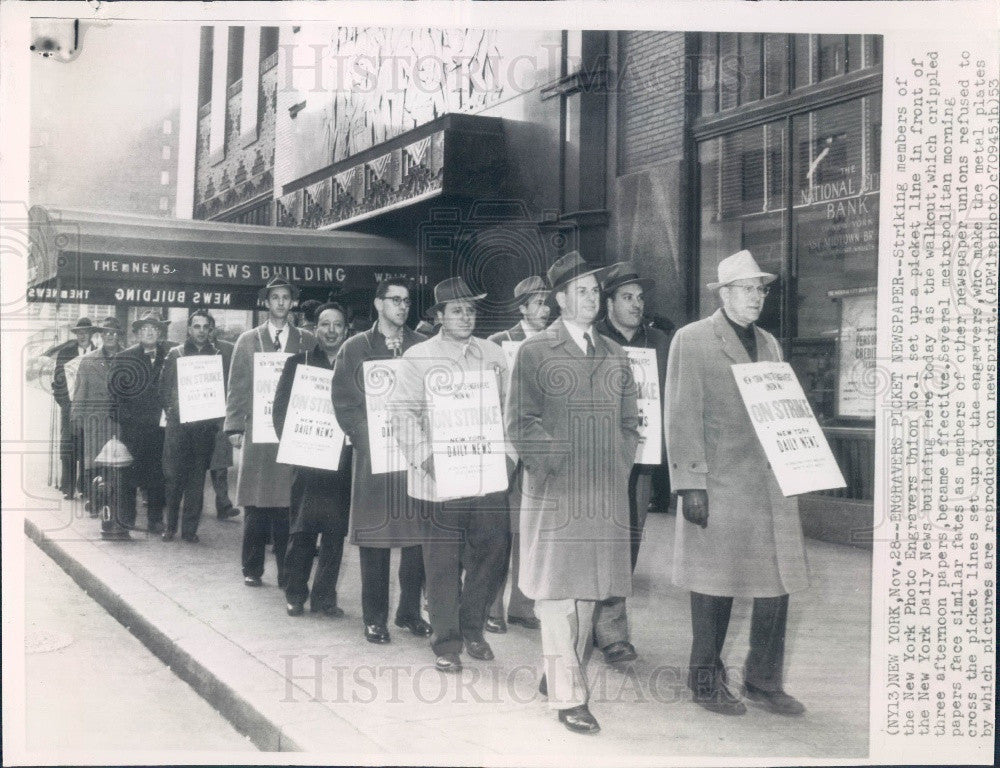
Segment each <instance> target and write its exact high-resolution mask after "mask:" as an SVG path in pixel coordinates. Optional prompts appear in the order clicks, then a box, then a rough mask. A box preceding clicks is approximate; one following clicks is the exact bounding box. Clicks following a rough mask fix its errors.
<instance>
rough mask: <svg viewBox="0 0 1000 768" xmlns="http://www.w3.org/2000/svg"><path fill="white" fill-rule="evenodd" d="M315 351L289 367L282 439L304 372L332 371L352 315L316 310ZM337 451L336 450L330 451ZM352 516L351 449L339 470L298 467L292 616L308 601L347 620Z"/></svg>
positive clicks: (279, 427)
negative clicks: (343, 569)
mask: <svg viewBox="0 0 1000 768" xmlns="http://www.w3.org/2000/svg"><path fill="white" fill-rule="evenodd" d="M312 313H313V314H312V315H311V317H312V319H313V321H314V326H313V332H314V333H315V334H316V346H315V347H313V348H312V349H311V350H307V351H305V352H299V353H298V354H297V355H292V356H291V357H290V358H288V359H287V360H286V361H285V367H284V369H283V370H282V371H281V378H280V379H279V380H278V386H277V388H276V389H275V391H274V408H273V409H272V411H271V416H272V419H273V421H274V431H275V433H276V434H277V435H278V437H279V438H280V437H281V435H282V433H283V432H284V429H285V426H286V425H285V417H286V415H287V413H288V404H289V402H290V400H291V396H292V387H293V386H294V384H295V375H296V372H297V371H298V370H299V366H300V365H301V366H312V367H315V368H324V369H326V370H333V364H334V360H335V359H336V357H337V353H338V352H339V351H340V346H341V344H343V343H344V338H345V337H346V336H347V310H345V309H344V308H343V307H342V306H341V305H340V304H337V303H336V302H328V303H326V304H317V305H316V306H314V307H313V308H312ZM333 449H335V447H334V446H331V450H333ZM350 511H351V446H349V445H344V446H341V452H340V462H339V465H338V467H337V469H336V470H329V469H318V468H316V467H307V466H296V467H294V468H293V470H292V490H291V515H292V519H291V526H290V529H289V541H288V551H287V552H286V553H285V602H286V610H287V612H288V615H289V616H301V615H302V614H303V613H304V612H305V602H306V600H307V599H308V600H309V610H310V612H311V613H322V614H324V615H325V616H328V617H330V618H332V619H338V618H340V617H341V616H343V615H344V611H343V610H342V609H341V608H340V607H339V606H338V605H337V578H338V576H339V575H340V561H341V559H342V558H343V554H344V536H346V535H347V520H348V516H349V515H350ZM317 538H319V561H318V563H317V565H316V575H315V578H314V579H313V584H312V589H310V588H309V574H310V573H311V571H312V566H313V560H315V559H316V539H317Z"/></svg>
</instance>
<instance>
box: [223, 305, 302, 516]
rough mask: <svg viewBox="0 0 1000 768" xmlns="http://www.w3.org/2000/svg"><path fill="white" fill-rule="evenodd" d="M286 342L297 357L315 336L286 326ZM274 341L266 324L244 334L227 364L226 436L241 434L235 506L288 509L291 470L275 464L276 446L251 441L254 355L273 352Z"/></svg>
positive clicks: (283, 465) (286, 346)
mask: <svg viewBox="0 0 1000 768" xmlns="http://www.w3.org/2000/svg"><path fill="white" fill-rule="evenodd" d="M285 327H286V328H287V329H288V340H287V342H286V343H285V352H286V353H288V354H292V355H294V354H298V353H299V352H304V351H305V350H307V349H312V348H313V347H314V346H315V344H316V337H315V336H313V335H312V334H311V333H309V331H303V330H301V329H299V328H296V327H294V326H293V325H290V324H289V325H286V326H285ZM273 347H274V340H273V339H272V338H271V334H270V333H268V330H267V323H266V322H265V323H262V324H261V325H258V326H257V327H256V328H251V329H250V330H249V331H244V332H243V333H242V334H241V335H240V337H239V339H237V340H236V346H235V347H234V348H233V359H232V362H231V363H230V365H229V394H228V397H227V398H226V421H225V424H224V426H223V429H225V431H226V433H227V434H236V433H238V434H243V436H244V437H243V451H242V457H241V459H240V473H239V479H238V480H237V483H236V503H237V504H238V505H241V506H245V505H249V506H254V507H287V506H288V505H289V497H290V493H291V486H292V468H291V467H290V466H288V465H286V464H278V463H277V462H276V461H275V459H276V458H277V456H278V444H277V443H255V442H253V391H254V390H253V384H254V382H253V367H254V365H253V359H254V358H253V356H254V354H255V353H258V352H271V351H273Z"/></svg>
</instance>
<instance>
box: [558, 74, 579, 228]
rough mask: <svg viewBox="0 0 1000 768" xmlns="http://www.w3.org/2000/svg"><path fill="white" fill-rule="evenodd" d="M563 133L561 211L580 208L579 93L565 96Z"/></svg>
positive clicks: (566, 211)
mask: <svg viewBox="0 0 1000 768" xmlns="http://www.w3.org/2000/svg"><path fill="white" fill-rule="evenodd" d="M565 102H566V105H565V107H564V109H565V110H566V121H565V131H564V134H563V183H562V187H563V212H564V213H569V212H571V211H577V210H579V209H580V117H581V116H580V94H579V93H574V94H571V95H569V96H567V97H566V99H565Z"/></svg>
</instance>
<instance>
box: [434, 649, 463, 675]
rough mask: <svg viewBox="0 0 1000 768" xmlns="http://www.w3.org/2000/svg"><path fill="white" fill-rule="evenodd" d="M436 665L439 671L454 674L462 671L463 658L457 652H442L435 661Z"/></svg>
mask: <svg viewBox="0 0 1000 768" xmlns="http://www.w3.org/2000/svg"><path fill="white" fill-rule="evenodd" d="M434 667H435V669H437V670H438V672H448V673H449V674H454V673H456V672H461V671H462V660H461V659H460V658H459V657H458V654H457V653H442V654H441V655H440V656H438V657H437V660H436V661H435V662H434Z"/></svg>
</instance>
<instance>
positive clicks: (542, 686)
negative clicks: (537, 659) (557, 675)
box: [538, 672, 549, 696]
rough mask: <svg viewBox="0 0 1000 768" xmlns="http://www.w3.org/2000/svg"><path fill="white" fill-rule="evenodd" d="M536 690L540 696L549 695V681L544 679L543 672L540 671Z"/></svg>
mask: <svg viewBox="0 0 1000 768" xmlns="http://www.w3.org/2000/svg"><path fill="white" fill-rule="evenodd" d="M538 692H539V693H540V694H542V696H548V695H549V681H548V680H546V679H545V673H544V672H543V673H542V679H541V680H539V681H538Z"/></svg>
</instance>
